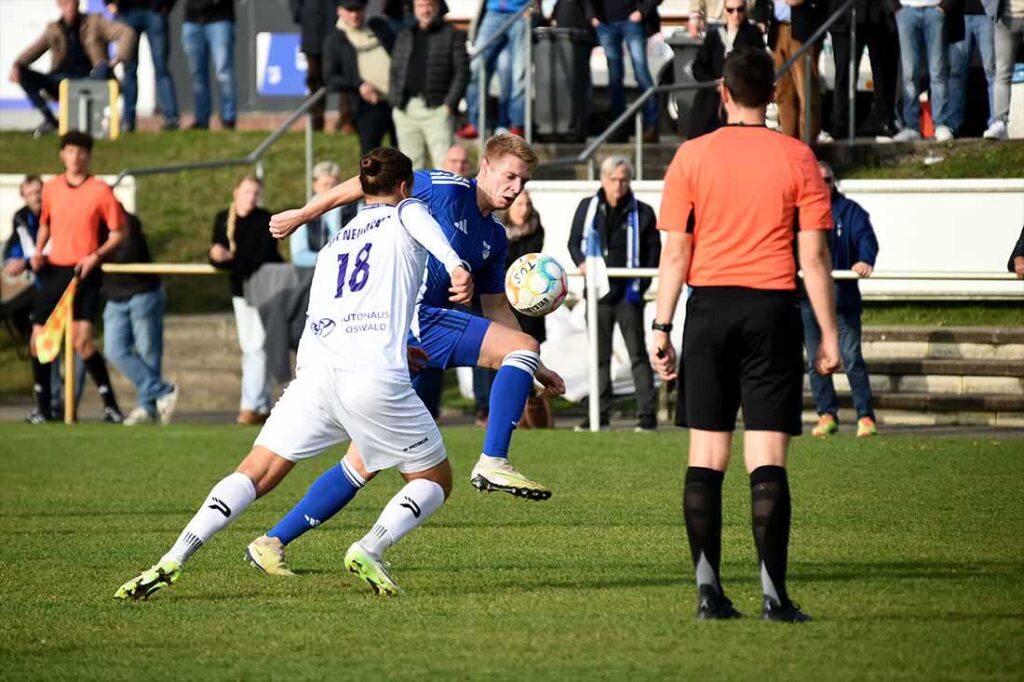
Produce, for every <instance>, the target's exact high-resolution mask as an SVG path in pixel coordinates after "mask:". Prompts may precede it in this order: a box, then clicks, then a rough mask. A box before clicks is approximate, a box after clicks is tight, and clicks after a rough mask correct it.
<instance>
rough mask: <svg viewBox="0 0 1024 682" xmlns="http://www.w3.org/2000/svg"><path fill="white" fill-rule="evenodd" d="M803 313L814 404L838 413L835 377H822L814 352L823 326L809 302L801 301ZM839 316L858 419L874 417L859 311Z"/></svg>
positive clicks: (845, 367) (841, 351) (842, 350)
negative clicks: (819, 324)
mask: <svg viewBox="0 0 1024 682" xmlns="http://www.w3.org/2000/svg"><path fill="white" fill-rule="evenodd" d="M800 313H801V315H802V317H803V322H804V346H805V347H806V348H807V376H808V377H810V380H811V393H812V394H814V404H815V406H816V409H817V412H818V414H819V415H821V414H831V415H832V416H834V417H835V416H838V415H839V396H837V395H836V388H835V385H834V384H833V383H832V377H831V376H827V377H823V376H821V375H820V374H818V373H817V372H816V371H815V370H814V354H815V353H817V351H818V345H819V344H820V343H821V327H819V326H818V320H817V319H815V317H814V311H813V310H811V304H810V302H809V301H801V303H800ZM836 314H837V317H838V318H839V355H840V357H842V359H843V371H844V372H846V378H847V379H848V380H849V381H850V392H851V393H852V394H853V407H854V409H856V410H857V418H858V419H860V418H861V417H871V418H872V419H874V418H875V411H874V410H873V409H872V408H871V381H870V380H869V379H868V367H867V364H865V362H864V355H863V354H862V353H861V348H860V337H861V328H860V311H856V310H837V311H836Z"/></svg>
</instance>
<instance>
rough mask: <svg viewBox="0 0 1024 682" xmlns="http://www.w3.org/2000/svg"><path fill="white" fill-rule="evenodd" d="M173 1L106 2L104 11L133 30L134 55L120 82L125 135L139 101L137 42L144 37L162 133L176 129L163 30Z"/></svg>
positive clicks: (175, 99) (166, 37) (174, 97)
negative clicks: (148, 54)
mask: <svg viewBox="0 0 1024 682" xmlns="http://www.w3.org/2000/svg"><path fill="white" fill-rule="evenodd" d="M176 2H177V0H110V1H109V2H108V3H107V9H108V10H110V12H111V14H113V15H114V18H115V19H117V20H118V21H120V22H123V23H125V24H128V25H129V26H131V27H132V28H133V29H135V55H134V56H133V57H132V58H131V59H126V60H125V62H124V78H122V79H121V88H122V92H123V93H124V117H123V121H122V124H121V125H122V126H123V127H124V129H125V130H127V131H132V130H135V104H136V102H137V101H138V99H139V79H138V69H139V40H140V39H141V38H142V34H143V33H145V34H146V40H147V41H148V42H149V53H150V56H151V58H152V59H153V75H154V76H155V78H156V96H157V101H158V102H159V103H160V111H161V113H163V116H164V128H163V129H164V130H177V128H178V97H177V94H176V93H175V92H174V79H173V78H172V77H171V70H170V68H169V67H170V54H171V43H170V35H169V34H168V30H167V15H168V14H170V13H171V10H172V9H174V5H175V3H176Z"/></svg>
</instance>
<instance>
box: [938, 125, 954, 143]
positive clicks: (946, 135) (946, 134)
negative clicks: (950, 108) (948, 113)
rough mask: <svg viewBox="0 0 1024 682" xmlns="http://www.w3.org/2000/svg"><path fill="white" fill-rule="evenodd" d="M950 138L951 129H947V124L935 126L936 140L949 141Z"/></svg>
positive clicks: (951, 137) (951, 136) (951, 134)
mask: <svg viewBox="0 0 1024 682" xmlns="http://www.w3.org/2000/svg"><path fill="white" fill-rule="evenodd" d="M952 139H953V131H952V130H950V129H949V126H935V141H936V142H949V141H950V140H952Z"/></svg>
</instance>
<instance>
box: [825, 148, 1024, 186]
mask: <svg viewBox="0 0 1024 682" xmlns="http://www.w3.org/2000/svg"><path fill="white" fill-rule="evenodd" d="M939 157H941V160H939V161H938V162H937V163H936V162H934V160H935V159H937V158H939ZM925 159H931V160H932V162H931V163H926V162H925ZM1021 169H1024V140H1012V141H1008V142H1006V143H992V142H989V141H987V140H970V141H958V142H956V143H955V144H948V145H933V146H929V147H927V148H926V149H923V150H919V151H918V152H917V153H916V154H913V155H910V156H904V157H901V158H900V159H899V160H898V161H896V162H887V163H885V164H883V165H879V166H868V167H863V168H854V169H851V170H850V171H848V172H847V173H846V175H845V176H844V177H848V178H862V179H867V178H872V179H895V178H900V179H908V180H910V179H933V178H1019V177H1021V174H1022V172H1024V171H1022V170H1021Z"/></svg>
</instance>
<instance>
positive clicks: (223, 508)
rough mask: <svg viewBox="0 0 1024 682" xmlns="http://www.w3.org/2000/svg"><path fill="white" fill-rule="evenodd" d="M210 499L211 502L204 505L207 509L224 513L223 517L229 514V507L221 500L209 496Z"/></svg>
mask: <svg viewBox="0 0 1024 682" xmlns="http://www.w3.org/2000/svg"><path fill="white" fill-rule="evenodd" d="M210 500H211V501H212V502H213V504H208V505H206V508H207V509H213V510H215V511H219V512H220V513H221V514H223V515H224V518H225V519H226V518H228V517H229V516H231V507H229V506H227V505H226V504H224V503H223V502H222V501H220V500H218V499H217V498H216V497H211V498H210Z"/></svg>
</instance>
